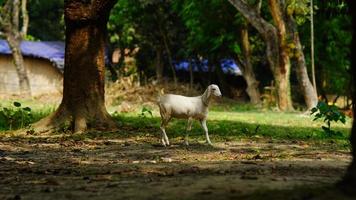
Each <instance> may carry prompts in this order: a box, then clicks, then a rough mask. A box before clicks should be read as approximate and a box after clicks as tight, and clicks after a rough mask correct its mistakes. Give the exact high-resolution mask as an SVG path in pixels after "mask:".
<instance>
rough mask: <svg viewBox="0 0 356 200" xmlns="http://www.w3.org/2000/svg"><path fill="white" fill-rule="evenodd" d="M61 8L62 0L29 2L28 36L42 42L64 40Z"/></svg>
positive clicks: (31, 0)
mask: <svg viewBox="0 0 356 200" xmlns="http://www.w3.org/2000/svg"><path fill="white" fill-rule="evenodd" d="M63 8H64V0H50V1H48V0H30V3H29V4H28V13H29V17H30V19H31V21H30V23H29V28H28V34H29V35H30V36H32V37H34V38H35V39H39V40H44V41H51V40H64V30H65V29H64V20H63V15H64V13H63ZM44 16H45V17H44ZM43 27H46V29H44V28H43Z"/></svg>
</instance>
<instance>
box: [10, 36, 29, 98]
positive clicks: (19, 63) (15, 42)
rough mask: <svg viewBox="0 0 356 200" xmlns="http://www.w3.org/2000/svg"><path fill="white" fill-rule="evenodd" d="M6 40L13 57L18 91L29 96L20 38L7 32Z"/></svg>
mask: <svg viewBox="0 0 356 200" xmlns="http://www.w3.org/2000/svg"><path fill="white" fill-rule="evenodd" d="M15 35H16V34H15ZM6 40H7V42H8V44H9V47H10V49H11V52H12V57H13V59H14V64H15V68H16V73H17V76H18V78H19V85H20V93H21V94H22V95H26V96H31V87H30V80H29V78H28V75H27V70H26V68H25V65H24V60H23V56H22V53H21V49H20V43H21V39H20V38H19V37H16V36H14V35H13V34H8V35H7V37H6Z"/></svg>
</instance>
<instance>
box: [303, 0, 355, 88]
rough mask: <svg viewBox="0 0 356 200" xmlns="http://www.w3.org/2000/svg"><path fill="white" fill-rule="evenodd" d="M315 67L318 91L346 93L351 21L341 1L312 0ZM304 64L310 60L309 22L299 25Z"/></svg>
mask: <svg viewBox="0 0 356 200" xmlns="http://www.w3.org/2000/svg"><path fill="white" fill-rule="evenodd" d="M315 5H316V6H317V7H318V10H316V14H315V16H314V21H315V22H316V24H315V27H314V32H315V61H316V62H315V68H316V74H317V76H316V78H317V85H318V91H320V93H321V94H322V95H324V94H338V95H348V93H349V91H350V90H349V87H347V86H348V85H349V82H350V72H349V70H350V61H349V60H350V59H349V58H350V48H349V46H350V44H351V37H352V34H351V31H350V30H351V20H350V17H349V15H348V8H347V6H346V4H345V2H344V1H343V0H341V1H328V2H323V1H315ZM299 30H300V36H301V40H302V43H303V45H305V48H304V53H305V55H306V61H307V63H310V34H309V33H310V25H309V23H305V24H303V26H301V27H299Z"/></svg>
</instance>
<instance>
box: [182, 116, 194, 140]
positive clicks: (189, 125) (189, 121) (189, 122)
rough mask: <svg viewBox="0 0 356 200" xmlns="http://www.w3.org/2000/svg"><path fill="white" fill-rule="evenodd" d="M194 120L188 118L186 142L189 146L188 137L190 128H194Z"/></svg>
mask: <svg viewBox="0 0 356 200" xmlns="http://www.w3.org/2000/svg"><path fill="white" fill-rule="evenodd" d="M192 122H193V121H192V118H188V124H187V130H186V133H185V137H184V144H185V145H187V146H189V142H188V138H189V132H190V130H192Z"/></svg>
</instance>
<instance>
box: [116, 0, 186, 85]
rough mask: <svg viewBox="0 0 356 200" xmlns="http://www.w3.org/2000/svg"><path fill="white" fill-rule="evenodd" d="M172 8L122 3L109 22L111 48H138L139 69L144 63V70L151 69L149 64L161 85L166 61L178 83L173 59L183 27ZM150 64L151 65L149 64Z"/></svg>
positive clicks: (148, 1)
mask: <svg viewBox="0 0 356 200" xmlns="http://www.w3.org/2000/svg"><path fill="white" fill-rule="evenodd" d="M170 5H171V1H155V0H142V1H130V0H119V2H118V3H117V4H116V5H115V7H114V9H113V14H112V15H111V16H110V21H109V27H110V28H109V31H110V33H111V38H110V41H111V44H112V45H115V46H117V47H119V48H120V49H121V51H122V50H123V49H131V48H132V47H133V46H134V48H136V47H138V48H139V52H138V54H137V55H138V56H137V57H136V59H137V63H138V65H140V64H141V63H145V66H144V68H148V66H147V65H146V64H148V65H154V67H155V71H156V78H157V80H158V82H161V81H162V80H163V72H164V65H165V62H164V61H166V60H167V63H168V66H169V67H170V71H171V73H172V77H173V80H174V82H177V77H176V72H175V68H174V66H173V60H174V59H173V56H174V52H175V51H174V48H175V45H176V44H177V43H178V42H179V38H177V37H179V35H180V32H181V31H180V30H179V29H180V28H181V25H180V24H179V21H176V20H177V17H176V15H175V13H174V12H173V11H172V9H170ZM142 55H145V56H142ZM141 56H142V59H144V60H142V59H141ZM147 56H149V57H147ZM151 60H153V62H152V63H150V62H149V61H151ZM138 67H139V68H141V66H138Z"/></svg>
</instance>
